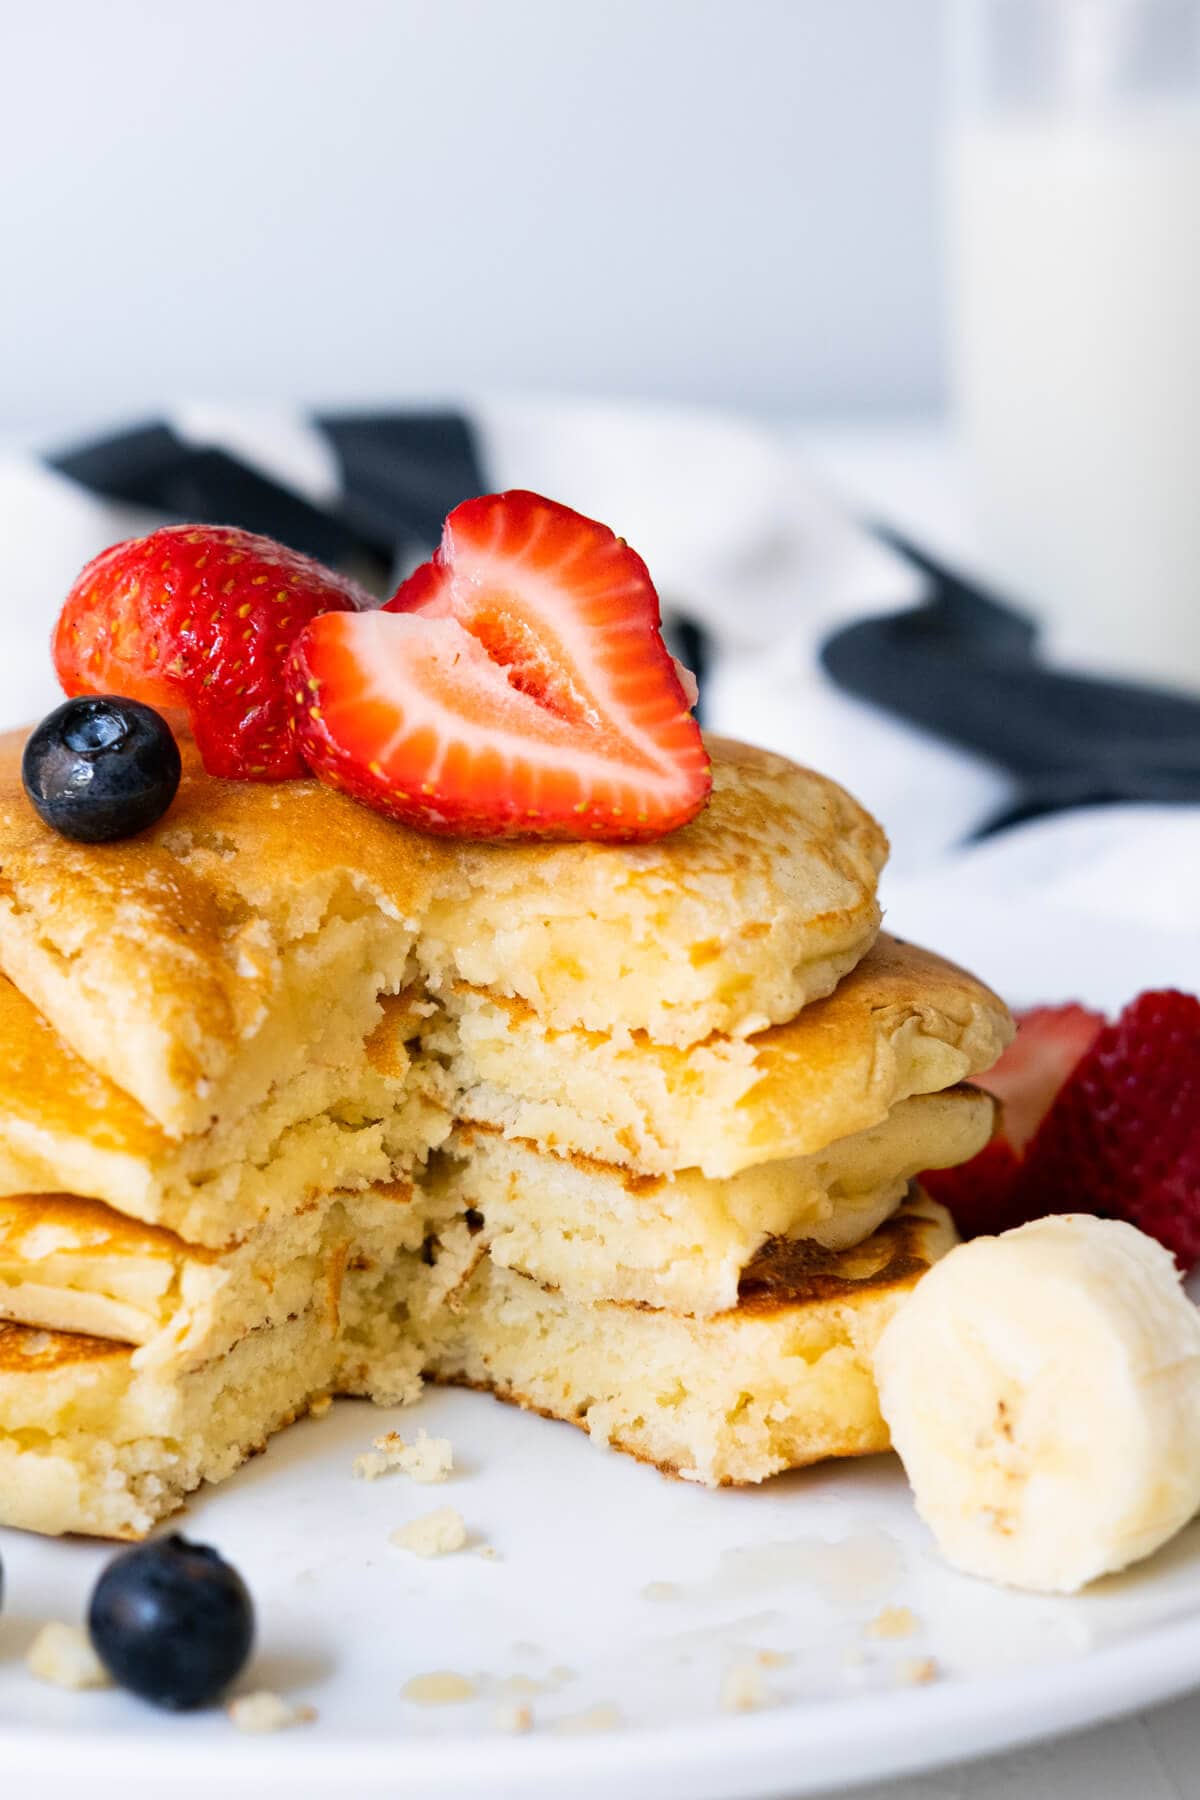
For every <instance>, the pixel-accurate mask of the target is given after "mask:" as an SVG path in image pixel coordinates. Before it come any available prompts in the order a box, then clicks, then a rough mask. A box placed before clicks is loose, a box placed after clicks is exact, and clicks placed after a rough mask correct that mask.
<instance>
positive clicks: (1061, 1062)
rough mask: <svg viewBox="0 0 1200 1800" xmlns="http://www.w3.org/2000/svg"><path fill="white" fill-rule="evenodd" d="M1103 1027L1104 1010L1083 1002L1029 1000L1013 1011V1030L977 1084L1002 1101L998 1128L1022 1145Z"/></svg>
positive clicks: (1013, 1143)
mask: <svg viewBox="0 0 1200 1800" xmlns="http://www.w3.org/2000/svg"><path fill="white" fill-rule="evenodd" d="M1103 1029H1104V1014H1103V1013H1099V1012H1090V1011H1089V1010H1088V1008H1087V1007H1086V1006H1078V1005H1069V1006H1031V1007H1030V1008H1029V1009H1028V1011H1026V1012H1023V1013H1020V1014H1018V1016H1017V1035H1016V1037H1015V1038H1014V1039H1013V1041H1012V1043H1011V1044H1010V1045H1009V1046H1008V1049H1007V1050H1006V1051H1005V1052H1004V1055H1003V1056H1002V1057H1001V1058H1000V1060H999V1062H996V1063H993V1064H992V1067H991V1068H990V1069H988V1070H987V1071H986V1072H985V1073H984V1074H982V1075H978V1076H976V1078H975V1080H976V1085H977V1086H978V1087H981V1088H986V1089H987V1091H988V1093H989V1094H995V1096H996V1098H997V1100H999V1101H1000V1102H1001V1105H1002V1107H1003V1112H1002V1113H1001V1130H1002V1132H1003V1135H1004V1137H1005V1139H1006V1140H1007V1142H1008V1143H1009V1144H1011V1146H1012V1148H1013V1149H1014V1150H1015V1151H1018V1152H1020V1151H1022V1150H1024V1148H1025V1146H1026V1144H1027V1143H1028V1142H1029V1140H1030V1138H1031V1137H1032V1136H1033V1135H1034V1133H1035V1132H1036V1131H1037V1128H1038V1126H1039V1125H1040V1124H1041V1122H1042V1120H1043V1119H1044V1118H1045V1116H1046V1114H1047V1113H1048V1112H1049V1111H1050V1107H1051V1104H1052V1102H1053V1100H1054V1096H1055V1095H1056V1094H1057V1093H1058V1090H1059V1088H1060V1087H1061V1086H1062V1084H1063V1082H1064V1081H1065V1080H1066V1079H1067V1076H1068V1075H1069V1074H1070V1073H1071V1071H1072V1069H1073V1068H1074V1067H1075V1066H1076V1064H1077V1063H1078V1062H1079V1061H1080V1059H1081V1058H1082V1057H1084V1056H1086V1054H1087V1052H1088V1051H1089V1050H1090V1049H1091V1047H1092V1045H1093V1044H1094V1043H1095V1041H1096V1038H1097V1036H1098V1034H1099V1033H1100V1032H1101V1031H1103Z"/></svg>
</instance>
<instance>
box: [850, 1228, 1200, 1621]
mask: <svg viewBox="0 0 1200 1800" xmlns="http://www.w3.org/2000/svg"><path fill="white" fill-rule="evenodd" d="M876 1376H877V1379H878V1383H879V1395H880V1404H881V1406H882V1409H883V1416H884V1418H885V1419H886V1420H887V1423H888V1426H889V1427H890V1429H891V1434H892V1441H893V1443H894V1445H895V1447H896V1449H897V1450H898V1451H899V1453H900V1458H901V1460H902V1462H903V1463H904V1467H905V1470H906V1472H907V1474H908V1478H909V1481H910V1482H911V1483H912V1488H913V1493H914V1495H915V1497H916V1503H917V1510H918V1512H919V1513H920V1515H921V1517H922V1518H923V1519H924V1520H925V1523H926V1524H927V1525H928V1526H929V1527H930V1529H931V1530H932V1532H933V1534H934V1536H935V1538H936V1539H937V1542H938V1545H939V1548H940V1549H941V1550H942V1552H943V1554H944V1555H945V1556H946V1558H947V1559H948V1561H950V1562H952V1563H953V1564H954V1565H955V1566H956V1567H957V1568H960V1569H965V1570H966V1571H967V1572H968V1573H969V1574H972V1575H982V1576H985V1577H987V1578H988V1579H989V1580H992V1581H998V1582H1003V1583H1006V1584H1007V1585H1009V1586H1012V1587H1020V1588H1034V1589H1039V1590H1041V1591H1044V1592H1049V1593H1065V1594H1069V1593H1074V1592H1075V1591H1076V1590H1077V1589H1078V1588H1081V1587H1083V1586H1084V1584H1085V1583H1086V1582H1089V1581H1094V1580H1095V1578H1096V1577H1097V1576H1098V1575H1104V1574H1107V1573H1109V1572H1110V1571H1112V1570H1114V1569H1123V1568H1125V1567H1126V1565H1127V1564H1129V1563H1132V1562H1137V1561H1138V1560H1139V1558H1141V1557H1143V1556H1149V1555H1150V1553H1151V1551H1153V1550H1156V1549H1157V1548H1158V1546H1159V1545H1160V1544H1163V1543H1165V1542H1166V1540H1167V1539H1168V1538H1169V1537H1172V1536H1174V1534H1175V1533H1176V1532H1177V1531H1179V1530H1180V1529H1181V1527H1182V1526H1184V1525H1186V1524H1187V1522H1188V1520H1189V1519H1190V1518H1192V1517H1193V1515H1194V1514H1195V1513H1196V1512H1197V1511H1198V1510H1200V1311H1198V1310H1197V1308H1196V1307H1195V1306H1193V1305H1192V1303H1191V1301H1190V1300H1189V1299H1188V1297H1187V1295H1186V1294H1185V1293H1184V1291H1183V1288H1182V1286H1181V1284H1180V1278H1179V1274H1178V1271H1177V1270H1176V1267H1175V1263H1174V1260H1173V1259H1172V1257H1171V1256H1170V1254H1169V1253H1168V1252H1167V1251H1166V1250H1164V1249H1163V1248H1162V1246H1161V1244H1158V1243H1156V1242H1155V1240H1154V1239H1153V1238H1150V1237H1147V1236H1145V1234H1144V1233H1143V1232H1140V1231H1137V1230H1135V1229H1134V1227H1133V1226H1132V1225H1123V1224H1119V1223H1117V1222H1116V1221H1114V1220H1104V1219H1095V1218H1091V1217H1087V1216H1084V1215H1076V1214H1064V1215H1062V1216H1060V1217H1057V1218H1049V1219H1039V1220H1037V1221H1036V1222H1035V1223H1034V1224H1032V1225H1023V1226H1021V1228H1020V1229H1019V1230H1017V1231H1008V1232H1005V1234H1004V1235H1003V1236H1002V1237H996V1238H976V1239H975V1240H974V1242H973V1243H969V1244H960V1245H959V1246H958V1248H957V1249H955V1250H952V1251H951V1252H950V1254H949V1255H948V1256H946V1257H944V1258H943V1259H942V1261H941V1262H939V1263H936V1264H935V1265H934V1267H933V1268H932V1269H931V1270H930V1272H929V1274H928V1275H926V1276H925V1277H924V1278H923V1280H922V1281H921V1283H920V1285H919V1287H918V1288H917V1289H916V1291H915V1293H914V1294H913V1296H912V1298H911V1299H910V1300H908V1301H906V1302H905V1304H904V1305H903V1306H902V1307H901V1309H900V1311H899V1312H898V1313H897V1314H896V1316H895V1318H894V1319H893V1320H892V1322H891V1323H890V1324H889V1325H888V1327H887V1329H886V1330H885V1331H884V1333H883V1336H882V1338H881V1340H880V1343H879V1348H878V1350H877V1352H876Z"/></svg>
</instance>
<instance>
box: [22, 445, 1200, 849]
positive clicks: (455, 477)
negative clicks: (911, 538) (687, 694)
mask: <svg viewBox="0 0 1200 1800" xmlns="http://www.w3.org/2000/svg"><path fill="white" fill-rule="evenodd" d="M311 423H312V425H313V427H314V429H315V430H317V431H319V432H320V433H321V434H322V436H323V437H324V439H325V440H326V443H327V445H328V446H329V448H330V449H331V450H332V452H333V455H334V458H335V461H336V465H337V468H338V470H339V474H340V481H341V492H340V495H339V496H338V498H337V499H336V501H334V502H333V503H331V504H328V505H323V506H318V505H315V504H314V503H313V502H312V501H310V500H309V499H306V498H305V497H304V496H303V495H302V494H298V493H296V492H294V491H293V490H292V489H290V488H288V487H287V486H285V485H283V484H282V483H281V482H278V481H276V480H274V479H272V478H271V477H270V476H269V475H267V474H266V473H264V472H263V471H262V470H259V469H256V468H253V467H251V466H249V465H248V464H247V463H245V462H244V461H242V460H241V459H239V458H238V457H236V456H233V455H231V454H229V452H227V451H226V450H223V449H220V448H218V447H211V446H203V445H195V444H191V443H188V442H187V441H185V440H184V439H183V438H181V437H180V436H179V435H178V434H177V433H176V432H175V431H173V430H172V428H171V427H170V425H169V424H167V423H166V422H165V421H152V422H149V423H147V424H144V425H141V426H138V427H136V428H135V429H132V430H127V431H122V432H119V433H117V434H115V435H113V436H110V437H106V438H102V439H100V440H98V441H95V442H92V443H89V444H86V445H83V446H81V447H77V448H73V449H68V450H64V451H62V452H59V453H57V454H55V455H51V456H49V457H47V458H46V460H47V462H48V463H49V464H50V466H51V467H53V468H54V469H56V470H57V471H58V472H59V473H60V474H62V475H66V476H68V477H70V478H71V479H73V480H75V481H79V482H82V483H83V484H84V485H85V486H86V487H88V488H90V489H91V490H92V491H93V492H95V493H97V494H100V495H102V496H104V497H106V498H108V499H111V500H114V501H122V502H125V503H126V504H131V505H136V506H141V507H148V508H152V509H154V510H156V511H159V512H161V513H163V514H165V515H166V516H168V517H172V518H179V519H196V520H199V521H201V522H204V523H210V524H228V525H241V526H244V527H245V528H246V529H247V530H250V531H260V532H264V533H266V534H267V535H268V536H270V537H275V538H278V539H280V540H281V541H282V542H283V543H286V544H290V545H291V546H292V547H293V548H294V549H296V550H301V551H303V552H305V553H306V554H307V555H310V556H315V557H317V558H319V559H320V560H321V561H322V562H327V563H330V564H332V565H333V566H334V567H343V568H344V567H347V566H355V567H357V568H359V569H361V568H363V567H364V566H365V567H367V568H369V569H373V570H374V572H375V577H376V583H377V585H378V586H379V587H380V589H381V591H382V590H383V588H385V587H386V586H388V585H389V584H391V583H393V582H394V581H395V579H396V578H397V574H398V573H404V572H406V570H407V569H408V568H411V567H412V566H413V565H414V564H415V563H416V562H417V561H419V560H421V559H422V558H424V557H425V556H428V555H429V554H430V552H431V551H432V549H433V548H434V546H435V545H436V543H437V541H438V538H439V537H440V534H441V525H442V520H443V519H444V517H445V515H446V514H447V513H448V512H449V511H450V510H451V509H452V508H453V507H455V506H456V505H457V504H458V503H459V501H461V500H465V499H467V498H469V497H470V496H471V495H473V494H479V493H485V492H487V491H488V490H489V489H490V488H492V487H494V486H495V485H496V482H495V481H494V480H493V479H492V478H491V477H490V475H489V472H488V470H487V469H486V467H485V466H484V462H483V458H482V455H481V451H480V447H479V443H478V438H477V434H476V432H475V431H474V429H473V427H472V425H471V421H470V419H469V418H468V417H466V416H465V415H464V414H461V413H458V412H450V411H436V412H435V411H426V412H415V411H414V412H399V413H393V412H386V413H384V412H373V413H332V414H323V415H317V416H316V417H314V419H313V420H312V421H311ZM879 535H880V536H881V537H883V538H885V539H886V540H887V541H888V542H889V543H890V544H891V545H892V547H893V548H894V549H896V550H898V551H899V552H900V553H901V554H902V555H903V556H905V557H907V558H908V559H909V560H910V561H911V562H912V563H914V564H915V565H916V566H917V567H918V568H919V569H920V570H921V571H922V572H923V573H924V575H925V576H926V578H927V580H928V581H929V583H930V597H929V598H928V600H927V601H925V602H924V603H923V604H921V605H919V606H916V607H907V608H905V609H904V610H903V611H901V612H897V613H894V614H892V615H890V616H887V617H874V618H871V619H866V620H863V621H861V622H860V623H858V624H854V625H850V626H847V627H844V628H843V629H841V630H839V631H837V632H836V633H834V635H833V636H832V637H830V638H829V639H828V640H827V642H826V643H825V645H824V647H823V649H822V652H821V661H822V664H823V666H824V668H825V670H826V671H827V673H828V674H829V676H830V678H831V679H832V680H833V681H834V682H836V683H837V685H838V686H839V687H841V688H844V689H845V690H846V691H847V692H848V693H851V694H854V695H856V696H857V697H859V698H860V699H863V700H867V701H869V702H871V704H872V705H875V706H878V707H880V708H882V709H883V710H884V711H886V712H889V713H892V714H894V715H895V716H897V717H899V718H902V719H904V720H906V721H907V722H908V723H910V724H912V725H914V726H917V727H918V728H920V729H921V730H923V731H927V732H931V733H933V734H935V735H936V736H938V737H941V738H944V739H946V740H948V741H949V742H951V743H953V744H956V745H958V746H959V747H960V748H962V749H963V750H966V751H969V752H971V753H973V754H974V755H976V756H981V757H984V758H986V759H987V760H988V761H990V762H992V763H995V764H996V765H998V766H999V767H1000V768H1002V769H1004V770H1005V771H1007V773H1008V774H1009V775H1010V776H1011V778H1012V780H1013V784H1014V789H1013V797H1012V800H1011V802H1010V803H1009V804H1008V805H1006V806H1005V807H1004V808H1003V809H1002V811H1000V812H999V813H997V814H995V815H994V816H993V817H992V818H991V819H989V820H988V821H986V823H985V824H984V825H983V827H982V828H981V830H982V832H989V831H995V830H999V829H1000V828H1001V827H1003V826H1005V825H1011V824H1015V823H1017V822H1018V821H1020V820H1023V819H1028V818H1032V817H1035V816H1037V815H1039V814H1042V813H1049V812H1057V811H1060V810H1063V809H1064V808H1067V807H1073V806H1088V805H1096V804H1102V803H1105V802H1109V801H1121V800H1149V801H1197V800H1200V701H1197V700H1193V699H1191V698H1188V697H1187V696H1185V695H1182V694H1175V693H1170V692H1166V691H1160V690H1157V689H1154V688H1149V687H1141V686H1135V685H1133V684H1131V683H1124V682H1115V681H1103V680H1097V679H1094V678H1092V677H1090V676H1081V675H1072V674H1069V673H1064V672H1060V671H1058V670H1055V669H1051V668H1048V667H1046V666H1045V665H1044V664H1043V663H1042V662H1041V661H1040V660H1039V656H1038V638H1037V630H1036V627H1035V626H1034V624H1033V622H1032V621H1031V620H1030V619H1029V618H1028V617H1027V616H1026V615H1025V614H1024V613H1022V612H1020V611H1018V610H1017V609H1015V608H1014V607H1012V606H1010V605H1008V604H1006V603H1005V602H1003V601H1001V600H999V599H997V598H996V597H995V596H994V595H991V594H989V593H987V592H986V591H985V590H984V589H982V588H981V587H980V586H978V585H977V584H975V583H973V582H968V581H966V580H964V579H963V578H961V577H960V576H958V575H956V574H955V573H954V572H953V571H952V570H950V569H948V568H946V567H945V566H944V565H942V564H941V563H939V562H937V561H935V560H934V559H933V558H931V557H929V556H927V555H925V554H924V553H923V552H922V551H921V550H920V549H919V548H918V547H916V546H915V545H913V544H911V543H909V542H908V541H907V540H906V539H904V538H903V537H901V536H899V535H897V534H896V533H895V532H892V531H890V530H888V529H886V528H882V527H881V528H879ZM1197 598H1198V603H1200V595H1198V597H1197ZM668 635H669V638H670V640H671V643H672V648H673V649H674V651H675V653H676V654H677V655H679V656H681V657H682V658H683V660H684V661H686V662H687V663H688V665H689V667H691V668H692V669H694V670H695V671H696V673H697V675H698V676H700V677H701V679H702V678H703V672H704V669H705V667H706V665H707V662H708V659H709V656H710V654H711V653H712V646H711V644H710V642H709V640H708V638H707V637H706V634H705V633H704V631H703V630H702V629H701V628H700V627H699V626H698V625H696V624H695V623H693V622H691V621H689V620H687V619H686V618H678V617H676V618H674V619H672V620H671V621H669V633H668ZM930 803H931V804H932V805H936V803H937V802H936V796H931V799H930Z"/></svg>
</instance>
